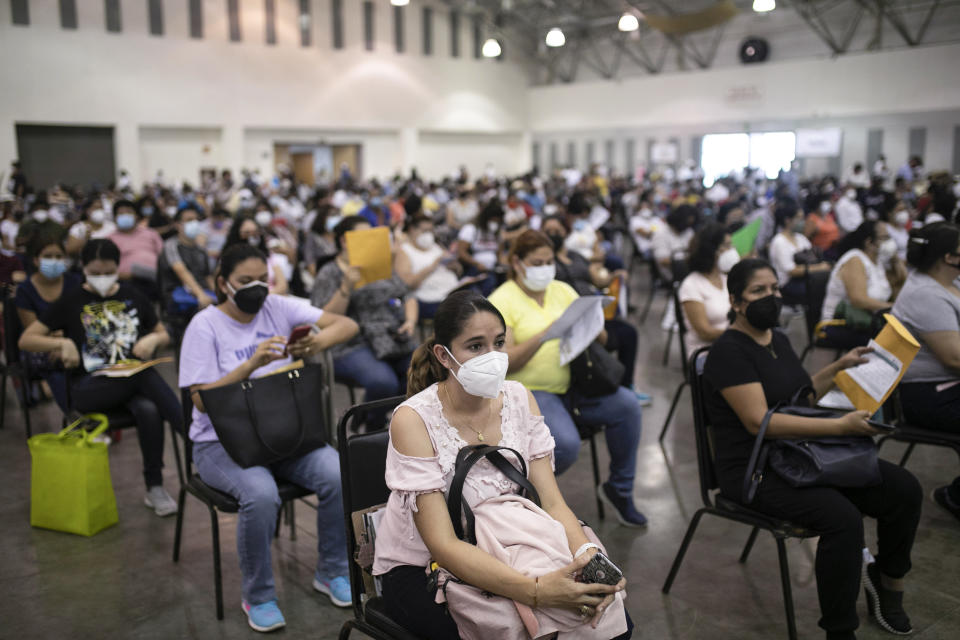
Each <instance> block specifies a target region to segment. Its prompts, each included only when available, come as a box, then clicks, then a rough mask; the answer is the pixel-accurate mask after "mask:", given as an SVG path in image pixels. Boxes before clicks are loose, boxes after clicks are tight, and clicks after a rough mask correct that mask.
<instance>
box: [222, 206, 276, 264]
mask: <svg viewBox="0 0 960 640" xmlns="http://www.w3.org/2000/svg"><path fill="white" fill-rule="evenodd" d="M247 220H249V221H250V222H252V223H254V224H255V225H257V229H259V230H260V244H259V245H257V246H256V247H254V248H257V249H260V251H261V252H262V253H264V254H266V253H267V241H266V239H265V238H264V237H263V236H264V235H265V233H266V230H265V229H263V228H262V227H261V226H260V223H259V222H257V221H256V220H255V219H254V217H253V214H252V213H250V212H249V211H244V212H243V213H238V214H237V217H236V218H234V219H233V224H232V225H230V231H228V232H227V241H226V242H225V243H224V245H223V246H224V249H225V250H226V249H228V248H229V247H232V246H235V245H240V244H243V245H246V246H248V247H252V246H253V245H251V244H250V243H249V242H247V241H246V240H244V239H243V238H241V237H240V227H242V226H243V223H244V222H246V221H247Z"/></svg>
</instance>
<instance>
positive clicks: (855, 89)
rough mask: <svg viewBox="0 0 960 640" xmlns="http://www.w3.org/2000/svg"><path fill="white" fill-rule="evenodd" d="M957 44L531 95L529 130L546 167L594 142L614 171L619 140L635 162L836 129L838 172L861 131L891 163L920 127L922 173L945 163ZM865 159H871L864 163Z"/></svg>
mask: <svg viewBox="0 0 960 640" xmlns="http://www.w3.org/2000/svg"><path fill="white" fill-rule="evenodd" d="M958 59H960V45H946V46H940V47H929V48H918V49H910V50H900V51H893V52H884V53H875V54H863V55H850V56H845V57H841V58H837V59H830V60H805V61H793V62H783V63H771V64H764V65H759V66H753V67H749V68H745V67H740V68H736V69H715V70H712V71H704V72H689V73H683V74H668V75H660V76H648V77H643V78H637V79H630V80H624V81H622V82H590V83H576V84H573V85H562V86H560V85H555V86H549V87H534V88H531V89H530V90H529V91H528V92H527V96H528V110H529V113H530V114H531V119H530V127H531V129H532V130H533V139H534V141H537V142H540V144H541V159H542V162H541V163H542V164H543V165H544V166H548V163H549V144H550V143H551V142H557V143H558V145H559V147H560V148H559V158H560V161H561V163H563V162H565V160H566V145H567V142H568V141H571V140H572V141H574V142H575V143H576V144H577V148H578V153H577V158H578V164H580V165H581V166H584V165H585V146H586V143H587V141H588V140H594V141H595V145H596V148H597V158H598V159H599V160H603V159H604V156H603V149H604V147H603V141H604V140H607V139H613V140H615V145H616V148H615V153H614V160H615V162H614V167H615V168H617V169H620V170H622V169H623V167H624V166H625V154H624V147H625V140H626V139H628V138H633V139H634V140H635V141H636V143H635V149H636V153H637V158H638V162H639V163H641V164H643V163H645V162H646V153H647V141H648V140H660V141H666V140H668V139H670V138H679V141H680V157H681V159H686V158H688V157H690V149H691V139H692V138H693V137H694V136H699V135H703V134H706V133H726V132H737V131H776V130H784V129H786V130H793V129H797V128H799V127H831V126H840V127H842V128H843V129H844V148H843V156H842V158H841V161H842V163H843V165H844V166H846V165H848V164H851V163H853V162H855V161H858V160H859V161H864V160H867V158H865V155H866V145H867V130H868V129H870V128H881V129H883V130H884V145H883V146H884V151H885V153H886V155H887V158H888V161H889V162H891V163H899V162H903V160H904V159H905V156H906V154H907V143H908V132H909V129H910V128H911V127H926V128H927V147H926V153H925V156H926V158H925V160H926V166H927V167H928V168H949V167H950V166H951V164H952V153H953V150H952V141H953V127H954V126H956V125H960V67H958V65H957V64H956V60H958ZM871 160H872V159H871Z"/></svg>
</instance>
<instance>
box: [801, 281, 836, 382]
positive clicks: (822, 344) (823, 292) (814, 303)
mask: <svg viewBox="0 0 960 640" xmlns="http://www.w3.org/2000/svg"><path fill="white" fill-rule="evenodd" d="M829 280H830V274H829V273H810V272H809V271H808V272H807V273H806V275H805V276H804V282H805V284H806V289H807V299H806V302H805V303H804V304H803V316H804V323H805V325H806V327H805V328H806V331H807V346H806V347H804V349H803V352H802V353H801V354H800V362H801V363H802V362H803V361H804V360H806V358H807V355H809V354H810V352H811V351H813V350H814V349H816V348H820V349H833V350H834V351H835V352H836V357H837V358H839V357H840V356H841V355H843V349H840V348H838V347H837V346H836V345H835V344H833V343H832V342H831V341H830V339H829V338H827V334H826V332H825V328H826V327H828V326H830V325H838V326H840V325H842V321H837V320H828V321H825V322H821V321H820V316H821V314H822V313H823V303H824V300H826V297H827V283H828V282H829Z"/></svg>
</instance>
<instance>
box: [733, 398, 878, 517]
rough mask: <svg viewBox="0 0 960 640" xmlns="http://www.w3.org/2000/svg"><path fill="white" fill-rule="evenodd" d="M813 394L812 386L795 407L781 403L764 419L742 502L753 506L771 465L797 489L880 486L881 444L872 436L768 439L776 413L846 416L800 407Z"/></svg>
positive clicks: (754, 448) (749, 468) (794, 400)
mask: <svg viewBox="0 0 960 640" xmlns="http://www.w3.org/2000/svg"><path fill="white" fill-rule="evenodd" d="M811 391H812V389H810V388H809V387H805V388H804V389H801V390H800V391H798V392H797V393H796V394H794V396H793V400H792V401H791V404H789V405H784V404H783V403H778V404H777V405H776V406H775V407H773V408H772V409H770V410H769V411H767V413H766V415H764V416H763V422H761V423H760V430H759V431H758V432H757V439H756V440H755V441H754V443H753V451H752V452H751V453H750V462H749V463H748V464H747V472H746V473H745V474H744V477H743V504H750V503H751V502H753V499H754V498H755V497H756V495H757V489H759V488H760V483H761V481H763V474H764V472H765V471H766V469H767V467H768V466H769V468H770V469H772V470H773V471H774V472H775V473H776V474H777V475H778V476H780V477H781V478H783V480H784V481H786V483H787V484H789V485H790V486H792V487H873V486H876V485H878V484H880V482H881V479H880V465H879V463H878V461H877V445H876V443H875V442H874V441H873V438H871V437H870V436H822V437H819V438H813V439H809V440H799V439H787V438H783V439H777V440H770V441H768V442H766V441H764V436H765V435H766V433H767V427H769V426H770V419H771V418H772V417H773V414H774V413H785V414H787V415H792V416H802V417H805V418H836V417H839V416H841V415H842V414H841V413H838V412H836V411H832V410H830V409H820V408H817V407H809V406H803V405H800V404H797V403H798V401H799V398H800V397H803V396H805V395H806V394H807V393H809V392H811Z"/></svg>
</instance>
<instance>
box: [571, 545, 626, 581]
mask: <svg viewBox="0 0 960 640" xmlns="http://www.w3.org/2000/svg"><path fill="white" fill-rule="evenodd" d="M622 579H623V572H622V571H620V569H619V568H617V565H615V564H613V562H611V561H610V558H608V557H607V556H606V555H605V554H604V553H603V552H602V551H598V552H597V553H596V554H594V556H593V557H592V558H590V562H588V563H587V564H586V566H585V567H583V569H581V570H580V575H579V576H578V577H577V582H585V583H587V584H610V585H615V584H617V583H619V582H620V581H621V580H622Z"/></svg>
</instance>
